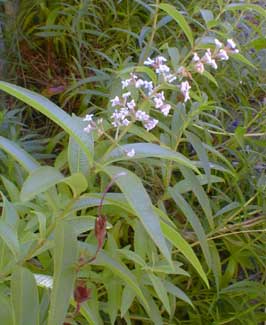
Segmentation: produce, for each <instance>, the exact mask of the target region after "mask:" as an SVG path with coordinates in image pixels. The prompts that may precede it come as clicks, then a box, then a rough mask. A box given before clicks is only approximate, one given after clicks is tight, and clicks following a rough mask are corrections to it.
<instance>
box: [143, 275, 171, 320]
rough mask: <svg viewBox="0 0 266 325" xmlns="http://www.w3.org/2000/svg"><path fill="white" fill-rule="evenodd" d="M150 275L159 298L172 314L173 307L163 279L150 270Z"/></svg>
mask: <svg viewBox="0 0 266 325" xmlns="http://www.w3.org/2000/svg"><path fill="white" fill-rule="evenodd" d="M148 277H149V278H150V280H151V283H152V285H153V287H154V289H155V291H156V293H157V295H158V297H159V299H160V300H161V302H162V303H163V305H164V307H165V309H166V310H167V312H168V314H170V313H171V308H170V302H169V297H168V295H167V290H166V289H165V287H164V285H163V282H162V280H161V279H160V278H159V277H158V276H156V275H154V274H152V273H150V272H148Z"/></svg>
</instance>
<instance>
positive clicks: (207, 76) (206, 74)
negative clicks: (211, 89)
mask: <svg viewBox="0 0 266 325" xmlns="http://www.w3.org/2000/svg"><path fill="white" fill-rule="evenodd" d="M202 75H203V76H204V77H205V78H207V79H208V80H210V81H211V82H212V83H213V84H214V85H215V86H216V87H219V85H218V83H217V81H216V79H215V78H214V76H213V75H212V74H210V72H209V71H207V70H204V72H203V74H202Z"/></svg>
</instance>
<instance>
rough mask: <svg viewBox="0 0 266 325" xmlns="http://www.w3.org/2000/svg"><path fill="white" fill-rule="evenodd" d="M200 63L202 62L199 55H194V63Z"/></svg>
mask: <svg viewBox="0 0 266 325" xmlns="http://www.w3.org/2000/svg"><path fill="white" fill-rule="evenodd" d="M198 61H200V57H199V55H198V53H193V58H192V62H198Z"/></svg>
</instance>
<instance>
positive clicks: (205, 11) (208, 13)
mask: <svg viewBox="0 0 266 325" xmlns="http://www.w3.org/2000/svg"><path fill="white" fill-rule="evenodd" d="M200 13H201V16H202V18H203V19H204V21H205V23H206V25H207V26H208V22H209V21H211V20H213V19H214V17H213V13H212V11H211V10H208V9H200Z"/></svg>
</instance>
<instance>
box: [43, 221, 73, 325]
mask: <svg viewBox="0 0 266 325" xmlns="http://www.w3.org/2000/svg"><path fill="white" fill-rule="evenodd" d="M77 259H78V241H77V238H76V234H75V231H74V229H73V227H72V226H71V225H70V224H68V222H67V221H66V222H64V221H63V222H59V223H58V224H57V226H56V229H55V243H54V276H53V289H52V295H51V303H50V310H49V318H48V325H62V324H63V323H64V319H65V316H66V314H67V310H68V307H69V304H70V299H71V297H72V294H73V291H74V282H75V277H76V270H75V263H76V262H77Z"/></svg>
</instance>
